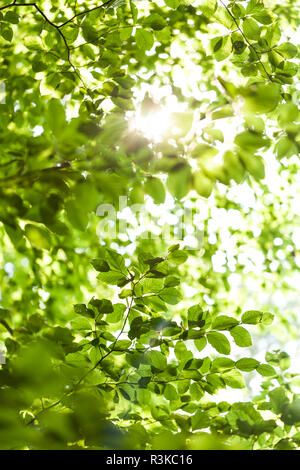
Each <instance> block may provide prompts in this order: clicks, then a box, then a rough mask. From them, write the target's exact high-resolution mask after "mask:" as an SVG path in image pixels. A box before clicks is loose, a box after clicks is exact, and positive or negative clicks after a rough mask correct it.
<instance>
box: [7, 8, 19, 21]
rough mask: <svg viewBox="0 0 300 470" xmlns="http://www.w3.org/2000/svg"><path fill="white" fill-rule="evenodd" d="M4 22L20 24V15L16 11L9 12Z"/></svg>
mask: <svg viewBox="0 0 300 470" xmlns="http://www.w3.org/2000/svg"><path fill="white" fill-rule="evenodd" d="M4 21H8V22H9V23H12V24H18V23H19V15H18V14H17V13H16V12H15V11H8V12H7V13H5V16H4Z"/></svg>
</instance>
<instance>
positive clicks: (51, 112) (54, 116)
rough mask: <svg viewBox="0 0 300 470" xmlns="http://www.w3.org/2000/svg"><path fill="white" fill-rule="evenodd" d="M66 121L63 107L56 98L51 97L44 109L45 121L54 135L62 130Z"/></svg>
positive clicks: (58, 134)
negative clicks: (45, 109)
mask: <svg viewBox="0 0 300 470" xmlns="http://www.w3.org/2000/svg"><path fill="white" fill-rule="evenodd" d="M65 122H66V117H65V108H64V106H63V104H62V103H61V102H60V101H59V100H58V99H54V98H53V99H51V100H50V101H49V104H48V108H47V111H46V123H47V125H48V126H49V128H50V130H51V131H52V132H53V134H54V135H55V136H56V137H59V136H60V134H61V133H62V131H63V130H64V126H65Z"/></svg>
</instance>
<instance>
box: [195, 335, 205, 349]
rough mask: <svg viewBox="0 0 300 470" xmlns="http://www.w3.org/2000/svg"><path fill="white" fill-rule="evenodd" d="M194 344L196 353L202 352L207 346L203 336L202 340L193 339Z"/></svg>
mask: <svg viewBox="0 0 300 470" xmlns="http://www.w3.org/2000/svg"><path fill="white" fill-rule="evenodd" d="M194 344H195V346H196V348H197V349H198V351H202V349H204V348H205V346H206V345H207V339H206V338H205V336H203V338H199V339H195V341H194Z"/></svg>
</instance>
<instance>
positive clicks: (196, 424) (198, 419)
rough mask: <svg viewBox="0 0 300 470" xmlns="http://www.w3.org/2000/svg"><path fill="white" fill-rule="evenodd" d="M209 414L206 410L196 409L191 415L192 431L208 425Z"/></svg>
mask: <svg viewBox="0 0 300 470" xmlns="http://www.w3.org/2000/svg"><path fill="white" fill-rule="evenodd" d="M210 420H211V418H210V416H209V414H208V413H207V412H206V411H203V410H198V411H197V412H196V413H195V414H194V415H193V416H192V429H193V431H195V430H197V429H204V428H207V427H208V426H209V425H210Z"/></svg>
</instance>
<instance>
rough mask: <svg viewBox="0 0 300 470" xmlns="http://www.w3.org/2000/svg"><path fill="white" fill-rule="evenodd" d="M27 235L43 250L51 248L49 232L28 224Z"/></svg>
mask: <svg viewBox="0 0 300 470" xmlns="http://www.w3.org/2000/svg"><path fill="white" fill-rule="evenodd" d="M25 235H26V237H27V238H28V240H29V241H30V243H31V244H32V245H33V246H35V247H36V248H39V249H41V250H50V249H51V237H50V235H49V233H48V232H47V231H46V230H44V229H42V228H40V227H37V226H36V225H32V224H27V225H26V226H25Z"/></svg>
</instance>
